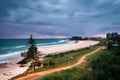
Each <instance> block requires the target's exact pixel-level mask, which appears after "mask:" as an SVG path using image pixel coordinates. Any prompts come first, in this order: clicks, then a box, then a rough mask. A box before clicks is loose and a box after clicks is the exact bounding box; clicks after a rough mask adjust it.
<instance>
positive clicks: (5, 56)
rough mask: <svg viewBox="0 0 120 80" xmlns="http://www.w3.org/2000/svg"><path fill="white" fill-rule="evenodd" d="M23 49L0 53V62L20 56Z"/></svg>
mask: <svg viewBox="0 0 120 80" xmlns="http://www.w3.org/2000/svg"><path fill="white" fill-rule="evenodd" d="M22 52H24V51H16V52H10V53H8V54H2V55H0V63H4V62H9V61H12V60H13V59H17V58H19V57H20V54H21V53H22Z"/></svg>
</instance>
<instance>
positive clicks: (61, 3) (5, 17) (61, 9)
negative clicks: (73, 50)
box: [0, 0, 120, 38]
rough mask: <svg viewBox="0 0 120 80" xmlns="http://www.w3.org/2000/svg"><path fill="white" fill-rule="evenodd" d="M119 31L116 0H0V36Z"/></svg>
mask: <svg viewBox="0 0 120 80" xmlns="http://www.w3.org/2000/svg"><path fill="white" fill-rule="evenodd" d="M108 32H120V0H0V38H28V37H29V35H30V34H33V36H34V37H36V38H39V37H42V38H46V37H47V38H51V37H54V38H55V37H70V36H103V37H104V34H106V33H108Z"/></svg>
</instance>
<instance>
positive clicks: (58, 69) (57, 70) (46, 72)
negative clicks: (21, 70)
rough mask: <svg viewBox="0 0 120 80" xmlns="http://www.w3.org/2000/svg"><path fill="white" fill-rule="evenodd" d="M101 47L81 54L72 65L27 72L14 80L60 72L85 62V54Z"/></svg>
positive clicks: (24, 79) (25, 79)
mask: <svg viewBox="0 0 120 80" xmlns="http://www.w3.org/2000/svg"><path fill="white" fill-rule="evenodd" d="M102 48H103V47H99V48H97V49H96V50H94V51H92V52H90V53H88V54H86V55H84V56H82V57H81V58H80V59H79V60H78V61H77V62H76V63H75V64H72V65H69V66H66V67H61V68H55V69H52V70H47V71H42V72H36V73H32V74H28V75H26V76H23V77H20V78H17V79H15V80H28V79H30V78H34V77H37V76H44V75H48V74H52V73H54V72H60V71H62V70H67V69H71V68H73V67H76V66H78V65H80V64H81V63H83V62H85V59H86V57H87V56H89V55H92V54H94V53H96V52H98V51H100V50H101V49H102Z"/></svg>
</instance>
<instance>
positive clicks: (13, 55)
mask: <svg viewBox="0 0 120 80" xmlns="http://www.w3.org/2000/svg"><path fill="white" fill-rule="evenodd" d="M35 41H36V46H37V47H38V46H51V45H59V44H66V43H69V42H70V41H69V40H63V39H35ZM28 48H29V44H28V39H0V63H5V62H10V61H12V60H14V59H17V58H19V57H20V54H21V53H22V52H25V51H27V49H28Z"/></svg>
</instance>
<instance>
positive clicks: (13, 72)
mask: <svg viewBox="0 0 120 80" xmlns="http://www.w3.org/2000/svg"><path fill="white" fill-rule="evenodd" d="M98 43H99V41H91V40H85V41H79V42H78V43H68V44H61V45H54V46H46V47H45V46H44V47H41V46H40V47H38V51H40V52H42V53H40V54H43V55H47V54H54V53H56V52H57V53H63V52H68V51H71V50H79V49H82V48H86V47H90V46H93V45H96V44H98ZM22 59H23V58H22V57H20V58H18V59H17V60H14V61H12V62H10V63H6V64H3V65H4V66H6V67H3V68H0V71H1V72H0V79H2V80H8V79H10V78H12V77H14V76H17V75H19V74H22V73H24V72H25V71H26V70H27V69H28V68H29V64H28V65H25V67H20V64H17V62H19V61H21V60H22Z"/></svg>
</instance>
